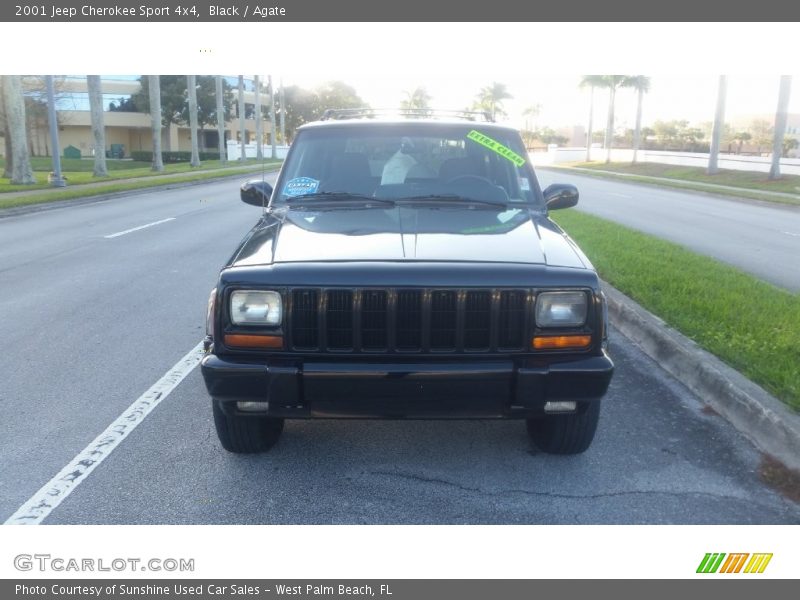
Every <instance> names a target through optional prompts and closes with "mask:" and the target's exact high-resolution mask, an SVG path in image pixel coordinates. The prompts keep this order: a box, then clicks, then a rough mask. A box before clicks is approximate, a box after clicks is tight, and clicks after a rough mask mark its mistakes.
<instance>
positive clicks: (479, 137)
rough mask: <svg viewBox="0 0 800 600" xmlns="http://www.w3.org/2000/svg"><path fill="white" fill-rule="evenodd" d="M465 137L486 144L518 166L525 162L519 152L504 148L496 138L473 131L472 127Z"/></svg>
mask: <svg viewBox="0 0 800 600" xmlns="http://www.w3.org/2000/svg"><path fill="white" fill-rule="evenodd" d="M467 139H470V140H472V141H473V142H475V143H476V144H480V145H481V146H486V147H487V148H489V150H492V151H493V152H497V153H498V154H499V155H500V156H502V157H503V158H507V159H508V160H510V161H511V162H513V163H514V164H515V165H517V166H518V167H521V166H522V165H524V164H525V159H524V158H522V157H521V156H520V155H519V154H517V153H516V152H514V151H513V150H512V149H511V148H506V147H505V146H503V144H501V143H500V142H498V141H497V140H493V139H492V138H490V137H489V136H486V135H483V134H482V133H481V132H480V131H475V130H474V129H473V130H472V131H470V132H469V133H468V134H467Z"/></svg>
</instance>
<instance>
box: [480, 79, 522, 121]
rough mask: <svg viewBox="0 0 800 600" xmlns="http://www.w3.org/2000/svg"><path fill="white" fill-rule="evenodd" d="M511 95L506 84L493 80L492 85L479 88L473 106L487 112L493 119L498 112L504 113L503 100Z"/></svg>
mask: <svg viewBox="0 0 800 600" xmlns="http://www.w3.org/2000/svg"><path fill="white" fill-rule="evenodd" d="M513 97H514V96H512V95H511V94H509V93H508V90H507V89H506V84H504V83H497V82H496V81H495V82H493V83H492V85H487V86H486V87H483V88H481V91H480V92H478V95H477V97H476V101H475V108H479V109H481V110H485V111H486V112H488V113H489V115H490V116H491V118H492V120H493V121H494V120H495V119H496V118H497V115H498V114H500V115H505V114H506V112H505V111H504V110H503V100H508V99H510V98H513Z"/></svg>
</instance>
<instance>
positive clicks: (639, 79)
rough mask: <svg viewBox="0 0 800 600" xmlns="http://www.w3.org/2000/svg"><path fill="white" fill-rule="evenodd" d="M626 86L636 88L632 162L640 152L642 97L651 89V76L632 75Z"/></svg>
mask: <svg viewBox="0 0 800 600" xmlns="http://www.w3.org/2000/svg"><path fill="white" fill-rule="evenodd" d="M624 85H625V86H626V87H631V88H633V89H635V90H636V93H637V96H638V98H637V101H636V129H634V130H633V160H632V161H631V163H635V162H636V158H637V155H638V153H639V142H640V141H641V138H642V99H643V98H644V95H645V94H646V93H647V92H649V91H650V78H649V77H646V76H644V75H632V76H631V77H628V80H627V81H626V82H625V84H624Z"/></svg>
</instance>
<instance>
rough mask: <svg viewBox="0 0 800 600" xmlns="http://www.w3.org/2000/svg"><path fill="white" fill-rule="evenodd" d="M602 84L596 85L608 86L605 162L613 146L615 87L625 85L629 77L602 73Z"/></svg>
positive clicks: (608, 161)
mask: <svg viewBox="0 0 800 600" xmlns="http://www.w3.org/2000/svg"><path fill="white" fill-rule="evenodd" d="M601 77H602V78H603V79H602V84H601V86H598V87H606V88H608V118H607V120H606V137H605V147H606V164H608V163H610V162H611V150H613V148H614V101H615V99H616V97H617V89H619V88H620V87H626V86H627V85H628V80H629V79H630V77H629V76H628V75H602V76H601Z"/></svg>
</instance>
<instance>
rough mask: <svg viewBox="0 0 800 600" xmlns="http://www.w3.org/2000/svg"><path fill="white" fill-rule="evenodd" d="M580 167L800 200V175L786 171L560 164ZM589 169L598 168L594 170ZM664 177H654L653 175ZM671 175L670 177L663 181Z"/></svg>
mask: <svg viewBox="0 0 800 600" xmlns="http://www.w3.org/2000/svg"><path fill="white" fill-rule="evenodd" d="M570 167H576V168H580V169H586V171H582V172H581V174H582V175H591V176H593V177H600V178H603V179H616V180H620V181H627V182H631V183H646V184H650V185H658V186H662V187H677V188H682V189H691V190H695V191H701V192H711V193H717V194H724V195H726V196H737V197H740V198H751V199H754V200H765V201H767V202H778V203H780V204H800V175H783V176H782V177H781V178H780V179H777V180H774V181H771V180H770V179H768V178H767V174H766V173H757V172H754V171H733V170H729V169H721V170H720V172H719V173H717V174H716V175H708V174H706V171H705V169H704V168H702V167H686V166H681V165H668V164H662V163H649V162H648V163H636V164H631V163H627V162H625V163H622V162H612V163H608V164H605V163H602V162H589V163H587V162H581V163H569V164H566V165H563V166H562V167H558V168H570ZM587 171H595V172H593V173H590V172H587ZM655 177H657V178H660V179H653V178H655ZM661 179H667V180H670V181H662V180H661ZM704 184H712V185H725V186H730V187H733V188H738V189H734V190H719V189H714V188H711V187H708V185H704ZM763 192H778V193H782V194H792V195H796V197H788V196H773V195H769V194H764V193H763Z"/></svg>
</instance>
